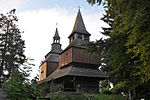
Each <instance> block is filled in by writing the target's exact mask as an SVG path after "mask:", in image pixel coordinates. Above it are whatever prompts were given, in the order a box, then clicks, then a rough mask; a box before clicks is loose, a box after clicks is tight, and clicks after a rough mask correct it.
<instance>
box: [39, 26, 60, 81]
mask: <svg viewBox="0 0 150 100" xmlns="http://www.w3.org/2000/svg"><path fill="white" fill-rule="evenodd" d="M61 52H62V49H61V44H60V36H59V33H58V29H57V28H56V31H55V34H54V37H53V43H52V44H51V51H50V52H49V53H48V54H47V55H46V56H45V60H44V62H43V63H42V64H41V66H40V80H43V79H45V78H46V77H47V76H48V75H50V74H51V73H52V72H54V71H55V70H56V69H57V67H58V65H59V54H60V53H61Z"/></svg>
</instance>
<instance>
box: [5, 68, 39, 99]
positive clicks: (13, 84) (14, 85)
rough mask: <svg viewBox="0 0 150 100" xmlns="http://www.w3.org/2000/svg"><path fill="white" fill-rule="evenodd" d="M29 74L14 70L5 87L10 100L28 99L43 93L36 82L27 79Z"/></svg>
mask: <svg viewBox="0 0 150 100" xmlns="http://www.w3.org/2000/svg"><path fill="white" fill-rule="evenodd" d="M28 75H29V74H27V73H24V72H21V71H19V70H14V71H13V72H12V73H11V74H10V78H9V80H8V81H7V82H6V83H4V85H3V89H4V92H5V93H6V94H7V98H9V99H10V100H27V99H28V98H36V97H37V96H40V95H41V91H40V90H39V89H38V85H37V84H36V83H32V84H31V83H30V82H29V80H28V79H27V77H28Z"/></svg>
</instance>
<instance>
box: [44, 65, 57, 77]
mask: <svg viewBox="0 0 150 100" xmlns="http://www.w3.org/2000/svg"><path fill="white" fill-rule="evenodd" d="M58 65H59V63H58V62H47V75H46V77H47V76H48V75H50V74H51V73H52V72H54V71H55V70H56V68H57V67H58Z"/></svg>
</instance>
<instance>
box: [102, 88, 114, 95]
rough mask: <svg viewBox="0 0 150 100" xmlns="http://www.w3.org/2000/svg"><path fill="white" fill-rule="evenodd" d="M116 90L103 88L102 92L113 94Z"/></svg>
mask: <svg viewBox="0 0 150 100" xmlns="http://www.w3.org/2000/svg"><path fill="white" fill-rule="evenodd" d="M113 93H114V92H113V91H112V90H109V89H108V88H104V89H102V94H113Z"/></svg>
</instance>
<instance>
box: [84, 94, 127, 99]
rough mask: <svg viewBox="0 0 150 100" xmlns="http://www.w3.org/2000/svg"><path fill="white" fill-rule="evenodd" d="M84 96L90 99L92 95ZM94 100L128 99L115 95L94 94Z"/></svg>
mask: <svg viewBox="0 0 150 100" xmlns="http://www.w3.org/2000/svg"><path fill="white" fill-rule="evenodd" d="M84 96H86V97H89V96H91V94H84ZM93 96H94V98H95V99H94V100H126V97H123V96H121V95H115V94H94V95H93Z"/></svg>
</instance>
